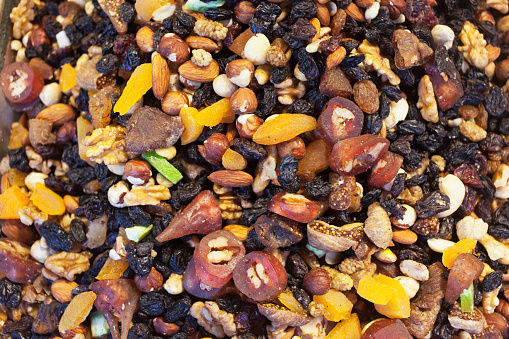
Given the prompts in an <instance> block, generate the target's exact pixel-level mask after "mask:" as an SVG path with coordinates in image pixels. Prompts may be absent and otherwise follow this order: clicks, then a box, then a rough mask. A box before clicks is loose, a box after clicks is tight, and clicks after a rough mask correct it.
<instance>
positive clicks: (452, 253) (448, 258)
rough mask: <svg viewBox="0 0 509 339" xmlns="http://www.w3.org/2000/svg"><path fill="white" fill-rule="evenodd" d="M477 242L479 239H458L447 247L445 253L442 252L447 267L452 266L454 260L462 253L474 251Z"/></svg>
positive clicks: (443, 261)
mask: <svg viewBox="0 0 509 339" xmlns="http://www.w3.org/2000/svg"><path fill="white" fill-rule="evenodd" d="M476 244H477V241H476V240H474V239H463V240H460V241H458V242H457V243H456V244H454V245H453V246H451V247H448V248H446V249H445V251H444V253H442V263H443V264H444V266H445V267H447V268H451V267H452V264H453V263H454V260H456V258H457V257H458V256H459V255H460V254H461V253H473V252H474V248H475V245H476Z"/></svg>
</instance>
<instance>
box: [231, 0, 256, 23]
mask: <svg viewBox="0 0 509 339" xmlns="http://www.w3.org/2000/svg"><path fill="white" fill-rule="evenodd" d="M234 10H235V16H236V17H237V20H239V21H240V22H242V23H243V24H245V25H247V24H249V21H251V19H252V18H253V16H254V12H255V7H254V6H253V3H252V2H251V1H241V2H239V3H238V4H237V5H236V6H235V9H234Z"/></svg>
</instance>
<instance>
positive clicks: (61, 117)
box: [37, 104, 76, 126]
mask: <svg viewBox="0 0 509 339" xmlns="http://www.w3.org/2000/svg"><path fill="white" fill-rule="evenodd" d="M75 116H76V113H75V112H74V109H73V108H72V107H71V106H69V105H67V104H54V105H51V106H50V107H47V108H45V109H43V110H42V111H41V112H39V114H37V119H42V120H49V121H51V122H53V124H55V125H56V126H61V125H63V124H65V123H66V122H68V121H71V120H74V117H75Z"/></svg>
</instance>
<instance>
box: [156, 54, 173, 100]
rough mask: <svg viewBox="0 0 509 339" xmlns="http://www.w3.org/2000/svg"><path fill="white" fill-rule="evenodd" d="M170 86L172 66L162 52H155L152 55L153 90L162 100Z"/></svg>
mask: <svg viewBox="0 0 509 339" xmlns="http://www.w3.org/2000/svg"><path fill="white" fill-rule="evenodd" d="M169 86H170V68H169V67H168V62H167V61H166V59H164V57H163V56H162V55H161V54H156V53H154V56H153V57H152V91H153V92H154V96H155V97H156V98H157V99H159V100H161V99H162V98H163V97H164V95H165V94H166V92H168V87H169Z"/></svg>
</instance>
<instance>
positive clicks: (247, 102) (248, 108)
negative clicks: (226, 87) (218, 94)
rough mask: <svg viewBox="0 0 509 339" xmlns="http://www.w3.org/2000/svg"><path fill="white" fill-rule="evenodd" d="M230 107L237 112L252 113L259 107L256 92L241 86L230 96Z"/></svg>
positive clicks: (240, 113)
mask: <svg viewBox="0 0 509 339" xmlns="http://www.w3.org/2000/svg"><path fill="white" fill-rule="evenodd" d="M230 107H231V109H232V111H233V113H235V114H239V115H242V114H251V113H254V112H255V111H256V108H257V107H258V100H257V99H256V94H255V93H254V92H253V91H252V90H251V89H249V88H239V89H238V90H236V91H235V92H233V94H232V96H231V97H230Z"/></svg>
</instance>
